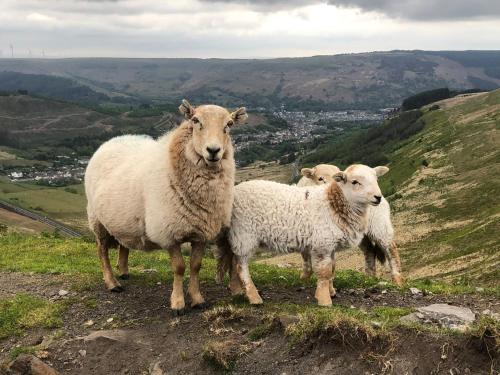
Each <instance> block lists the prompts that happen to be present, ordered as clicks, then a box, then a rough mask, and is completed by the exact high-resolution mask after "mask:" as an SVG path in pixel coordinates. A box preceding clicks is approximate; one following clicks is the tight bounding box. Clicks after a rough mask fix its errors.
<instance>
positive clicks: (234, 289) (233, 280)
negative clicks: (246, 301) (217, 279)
mask: <svg viewBox="0 0 500 375" xmlns="http://www.w3.org/2000/svg"><path fill="white" fill-rule="evenodd" d="M229 275H230V279H229V290H230V291H231V294H232V295H233V296H235V295H240V294H243V293H244V290H243V284H242V282H241V279H240V276H239V275H238V262H237V260H236V257H235V256H234V254H233V253H231V267H230V268H229Z"/></svg>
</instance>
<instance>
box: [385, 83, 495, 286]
mask: <svg viewBox="0 0 500 375" xmlns="http://www.w3.org/2000/svg"><path fill="white" fill-rule="evenodd" d="M423 111H424V115H423V116H422V117H421V118H420V121H422V122H423V124H424V128H423V130H422V131H421V132H419V133H417V134H416V135H414V136H413V137H411V138H410V139H408V140H407V141H404V142H401V143H399V144H398V145H397V146H396V147H395V148H394V150H393V151H392V152H391V153H390V154H389V160H390V167H391V171H390V173H389V174H388V176H387V178H386V179H385V180H384V182H383V184H384V185H385V187H386V188H388V190H389V188H390V190H391V191H392V192H393V194H392V195H390V196H389V200H390V201H391V202H392V208H393V211H394V222H395V225H396V228H397V239H398V242H399V244H400V248H401V250H402V252H403V258H404V261H405V262H404V264H405V268H406V269H407V270H409V271H410V275H411V276H412V277H432V276H436V275H439V276H444V277H446V278H463V279H477V280H481V281H483V282H486V283H498V280H499V278H500V237H499V235H498V233H499V232H500V214H499V213H500V200H499V199H498V196H499V195H500V179H499V176H500V135H499V132H498V131H499V128H500V90H497V91H494V92H491V93H485V94H478V95H472V96H465V97H456V98H452V99H448V100H444V101H441V102H438V103H436V104H434V105H429V106H427V107H426V108H424V109H423ZM390 185H391V186H390Z"/></svg>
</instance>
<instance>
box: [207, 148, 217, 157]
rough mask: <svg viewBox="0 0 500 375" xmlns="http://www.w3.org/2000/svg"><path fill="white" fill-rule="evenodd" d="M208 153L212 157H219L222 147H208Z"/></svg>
mask: <svg viewBox="0 0 500 375" xmlns="http://www.w3.org/2000/svg"><path fill="white" fill-rule="evenodd" d="M207 151H208V153H209V154H210V155H217V153H218V152H219V151H220V147H207Z"/></svg>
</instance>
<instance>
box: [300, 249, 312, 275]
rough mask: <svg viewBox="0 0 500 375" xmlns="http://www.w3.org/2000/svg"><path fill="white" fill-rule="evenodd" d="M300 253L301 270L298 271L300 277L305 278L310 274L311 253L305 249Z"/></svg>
mask: <svg viewBox="0 0 500 375" xmlns="http://www.w3.org/2000/svg"><path fill="white" fill-rule="evenodd" d="M300 255H302V272H301V273H300V278H301V279H302V280H307V279H309V278H310V277H311V275H312V265H311V255H310V254H309V253H308V252H306V251H303V252H301V253H300Z"/></svg>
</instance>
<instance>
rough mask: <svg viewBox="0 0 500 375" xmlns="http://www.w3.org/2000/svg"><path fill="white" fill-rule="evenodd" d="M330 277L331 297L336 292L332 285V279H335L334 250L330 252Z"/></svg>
mask: <svg viewBox="0 0 500 375" xmlns="http://www.w3.org/2000/svg"><path fill="white" fill-rule="evenodd" d="M331 258H332V278H331V279H330V285H329V289H330V296H331V297H332V298H333V297H335V295H336V294H337V290H336V289H335V288H334V286H333V279H335V251H334V252H332V257H331Z"/></svg>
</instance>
